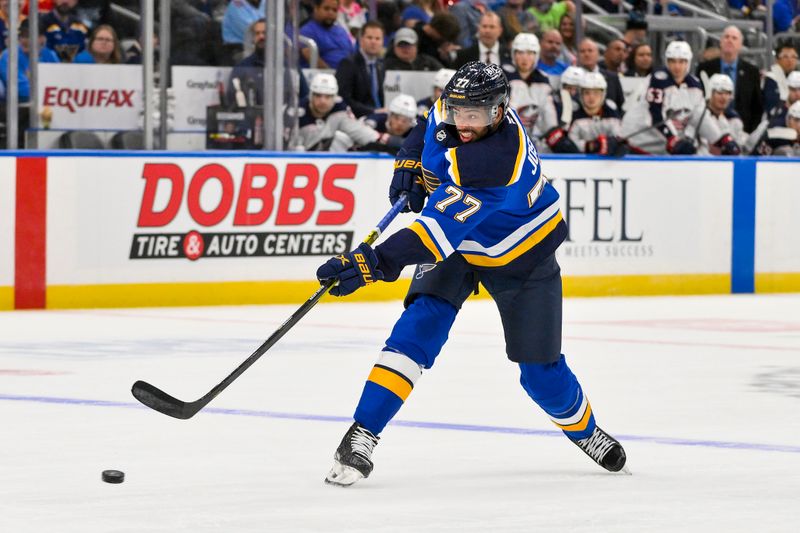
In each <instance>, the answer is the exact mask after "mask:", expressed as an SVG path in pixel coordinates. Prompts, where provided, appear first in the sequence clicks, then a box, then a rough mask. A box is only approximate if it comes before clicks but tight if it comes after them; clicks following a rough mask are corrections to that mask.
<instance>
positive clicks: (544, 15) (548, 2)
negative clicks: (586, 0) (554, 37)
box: [528, 0, 575, 39]
mask: <svg viewBox="0 0 800 533" xmlns="http://www.w3.org/2000/svg"><path fill="white" fill-rule="evenodd" d="M531 3H532V4H533V5H532V6H531V7H529V8H528V11H530V12H531V13H532V14H533V16H534V17H536V19H537V20H538V21H539V29H541V30H542V32H545V31H547V30H557V29H558V26H559V24H560V23H561V17H563V16H564V15H566V14H567V13H569V14H570V15H571V16H573V17H574V16H575V4H574V3H572V1H571V0H563V1H559V2H553V0H533V2H531ZM542 39H544V35H542Z"/></svg>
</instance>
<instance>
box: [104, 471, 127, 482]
mask: <svg viewBox="0 0 800 533" xmlns="http://www.w3.org/2000/svg"><path fill="white" fill-rule="evenodd" d="M103 481H105V482H106V483H122V482H123V481H125V472H122V471H120V470H103Z"/></svg>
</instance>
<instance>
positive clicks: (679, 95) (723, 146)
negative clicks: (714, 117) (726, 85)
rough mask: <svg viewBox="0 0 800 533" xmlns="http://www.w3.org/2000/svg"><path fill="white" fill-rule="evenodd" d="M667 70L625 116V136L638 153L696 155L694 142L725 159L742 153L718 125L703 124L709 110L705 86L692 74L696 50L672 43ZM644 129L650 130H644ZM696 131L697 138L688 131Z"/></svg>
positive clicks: (656, 76) (650, 82)
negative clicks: (699, 141) (699, 140)
mask: <svg viewBox="0 0 800 533" xmlns="http://www.w3.org/2000/svg"><path fill="white" fill-rule="evenodd" d="M664 56H665V58H666V60H667V66H666V68H660V69H656V70H655V71H654V72H653V74H652V75H651V76H649V79H648V80H647V89H646V90H645V91H644V93H643V94H642V95H640V97H639V100H638V101H637V102H636V103H635V104H634V105H632V106H631V109H630V110H628V112H627V113H625V116H624V118H623V120H622V134H623V135H624V136H625V137H626V138H629V139H630V141H629V144H630V145H631V147H632V148H633V149H634V151H637V152H640V153H651V154H665V153H667V154H678V155H680V154H684V155H686V154H694V153H696V151H697V148H696V147H695V143H694V138H695V137H696V138H702V139H704V140H706V141H707V142H708V143H709V144H712V145H716V146H717V147H718V148H720V152H721V153H722V154H725V155H735V154H738V153H739V151H740V149H739V146H738V145H737V144H736V142H735V141H734V140H733V139H732V138H731V137H730V136H729V135H723V134H722V133H721V132H720V131H719V128H717V126H716V124H715V123H714V122H712V121H710V120H702V118H703V115H704V110H705V98H704V94H703V85H702V84H701V83H700V80H698V79H697V78H696V77H694V76H693V75H692V74H690V73H689V66H690V64H691V62H692V49H691V48H690V47H689V43H686V42H684V41H672V42H671V43H669V44H668V45H667V49H666V51H665V53H664ZM642 126H645V127H647V126H650V129H647V130H644V131H643V130H642V129H641V128H642ZM688 126H691V127H692V130H693V131H694V135H693V136H687V134H686V133H687V132H686V128H687V127H688Z"/></svg>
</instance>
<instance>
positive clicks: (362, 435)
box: [350, 427, 378, 460]
mask: <svg viewBox="0 0 800 533" xmlns="http://www.w3.org/2000/svg"><path fill="white" fill-rule="evenodd" d="M376 444H378V438H377V437H376V436H375V435H373V434H372V433H371V432H370V431H369V430H366V429H364V428H361V427H358V428H356V429H355V431H353V435H352V436H351V437H350V448H351V449H352V450H353V453H354V454H355V455H358V456H360V457H363V458H364V459H367V460H369V458H370V457H372V450H373V449H374V448H375V445H376Z"/></svg>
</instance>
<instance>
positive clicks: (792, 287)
mask: <svg viewBox="0 0 800 533" xmlns="http://www.w3.org/2000/svg"><path fill="white" fill-rule="evenodd" d="M755 289H756V292H800V272H785V273H782V272H765V273H761V274H758V273H757V274H756V275H755Z"/></svg>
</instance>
